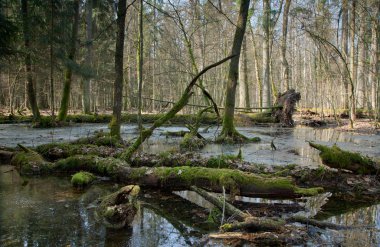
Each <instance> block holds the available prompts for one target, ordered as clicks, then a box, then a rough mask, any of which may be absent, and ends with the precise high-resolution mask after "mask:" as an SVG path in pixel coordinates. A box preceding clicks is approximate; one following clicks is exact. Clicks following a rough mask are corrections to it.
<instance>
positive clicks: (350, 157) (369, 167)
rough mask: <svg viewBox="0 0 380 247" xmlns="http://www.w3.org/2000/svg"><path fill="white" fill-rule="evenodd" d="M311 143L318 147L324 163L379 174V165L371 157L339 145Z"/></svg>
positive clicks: (334, 166) (358, 171) (360, 172)
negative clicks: (346, 149) (345, 149)
mask: <svg viewBox="0 0 380 247" xmlns="http://www.w3.org/2000/svg"><path fill="white" fill-rule="evenodd" d="M309 145H310V146H311V147H313V148H316V149H318V150H319V151H321V152H320V154H319V156H320V157H321V159H322V162H323V164H325V165H327V166H329V167H331V168H336V169H345V170H349V171H352V172H354V173H356V174H378V173H379V166H378V165H377V164H376V163H375V162H374V161H373V160H371V159H370V158H368V157H364V156H362V155H360V154H359V153H353V152H349V151H344V150H342V149H340V148H339V147H338V146H337V145H333V146H332V147H327V146H324V145H320V144H315V143H312V142H309Z"/></svg>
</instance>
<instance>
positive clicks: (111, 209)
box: [95, 185, 140, 229]
mask: <svg viewBox="0 0 380 247" xmlns="http://www.w3.org/2000/svg"><path fill="white" fill-rule="evenodd" d="M139 192H140V187H139V186H138V185H128V186H125V187H123V188H121V189H120V190H118V191H116V192H114V193H112V194H110V195H107V196H105V197H103V198H102V199H101V202H100V205H99V207H97V209H96V211H95V215H96V217H97V219H98V220H99V221H100V222H102V223H103V224H104V225H105V226H106V227H107V228H112V229H120V228H123V227H125V226H129V225H131V224H132V221H133V219H134V218H135V215H136V213H137V208H138V206H137V204H136V198H137V196H138V194H139Z"/></svg>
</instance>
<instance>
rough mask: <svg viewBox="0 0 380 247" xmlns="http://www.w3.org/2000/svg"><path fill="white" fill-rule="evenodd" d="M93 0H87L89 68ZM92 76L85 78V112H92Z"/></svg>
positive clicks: (90, 67)
mask: <svg viewBox="0 0 380 247" xmlns="http://www.w3.org/2000/svg"><path fill="white" fill-rule="evenodd" d="M92 5H93V0H87V2H86V36H87V37H86V39H87V40H86V57H85V59H86V60H85V63H86V68H87V69H92V53H93V40H92V39H93V38H92V7H93V6H92ZM90 88H91V78H89V77H86V78H84V79H83V95H82V111H83V113H84V114H89V113H91V101H90V99H91V97H90Z"/></svg>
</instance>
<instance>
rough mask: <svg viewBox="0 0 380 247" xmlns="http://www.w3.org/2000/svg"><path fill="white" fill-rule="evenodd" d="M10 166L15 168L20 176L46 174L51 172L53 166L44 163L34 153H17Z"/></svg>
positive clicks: (38, 155)
mask: <svg viewBox="0 0 380 247" xmlns="http://www.w3.org/2000/svg"><path fill="white" fill-rule="evenodd" d="M11 165H14V166H16V167H17V169H18V170H19V171H20V174H26V175H32V174H47V173H50V172H52V171H53V169H54V165H53V164H52V163H50V162H47V161H45V160H44V159H43V158H42V156H41V155H40V154H38V153H36V152H34V151H31V150H30V151H29V152H18V153H16V154H15V155H13V157H12V160H11Z"/></svg>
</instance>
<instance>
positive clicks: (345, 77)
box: [341, 0, 349, 109]
mask: <svg viewBox="0 0 380 247" xmlns="http://www.w3.org/2000/svg"><path fill="white" fill-rule="evenodd" d="M348 30H349V28H348V0H342V35H341V36H342V40H341V50H342V55H343V57H344V59H345V61H348ZM348 77H349V75H348V74H347V71H346V70H344V71H343V75H342V79H343V85H344V90H345V91H344V96H343V106H344V108H345V109H349V97H348V95H349V90H348V85H349V80H348Z"/></svg>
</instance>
